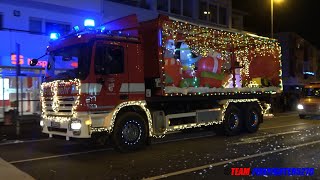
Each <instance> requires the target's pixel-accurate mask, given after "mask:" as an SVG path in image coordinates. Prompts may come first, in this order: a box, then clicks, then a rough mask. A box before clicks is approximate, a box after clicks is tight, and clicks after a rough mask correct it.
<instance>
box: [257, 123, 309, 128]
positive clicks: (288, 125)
mask: <svg viewBox="0 0 320 180" xmlns="http://www.w3.org/2000/svg"><path fill="white" fill-rule="evenodd" d="M304 124H309V123H298V124H289V125H283V126H273V127H266V128H260V130H265V129H276V128H283V127H290V126H299V125H304Z"/></svg>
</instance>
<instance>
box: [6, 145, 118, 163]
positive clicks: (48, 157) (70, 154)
mask: <svg viewBox="0 0 320 180" xmlns="http://www.w3.org/2000/svg"><path fill="white" fill-rule="evenodd" d="M109 150H113V149H112V148H105V149H97V150H92V151H83V152H76V153H69V154H60V155H55V156H46V157H40V158H32V159H23V160H17V161H9V163H11V164H17V163H23V162H30V161H39V160H44V159H53V158H59V157H65V156H75V155H80V154H89V153H94V152H101V151H109Z"/></svg>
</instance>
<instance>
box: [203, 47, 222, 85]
mask: <svg viewBox="0 0 320 180" xmlns="http://www.w3.org/2000/svg"><path fill="white" fill-rule="evenodd" d="M223 62H224V61H223V59H222V57H221V54H220V53H219V52H217V51H213V50H210V51H209V53H208V56H207V57H203V58H201V59H200V60H199V61H198V62H197V65H198V71H197V73H198V76H199V77H200V86H203V87H210V88H212V87H216V88H219V87H221V86H222V82H223V81H224V79H225V75H224V73H223V72H222V64H223Z"/></svg>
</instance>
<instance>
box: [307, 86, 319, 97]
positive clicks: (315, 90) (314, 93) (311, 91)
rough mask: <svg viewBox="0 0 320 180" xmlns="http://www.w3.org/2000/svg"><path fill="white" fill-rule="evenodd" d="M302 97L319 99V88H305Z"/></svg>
mask: <svg viewBox="0 0 320 180" xmlns="http://www.w3.org/2000/svg"><path fill="white" fill-rule="evenodd" d="M303 95H304V96H311V97H320V88H305V89H304V90H303Z"/></svg>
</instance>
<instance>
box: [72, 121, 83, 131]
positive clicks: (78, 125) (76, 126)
mask: <svg viewBox="0 0 320 180" xmlns="http://www.w3.org/2000/svg"><path fill="white" fill-rule="evenodd" d="M70 128H71V129H72V130H80V129H81V122H80V121H72V122H71V124H70Z"/></svg>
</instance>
